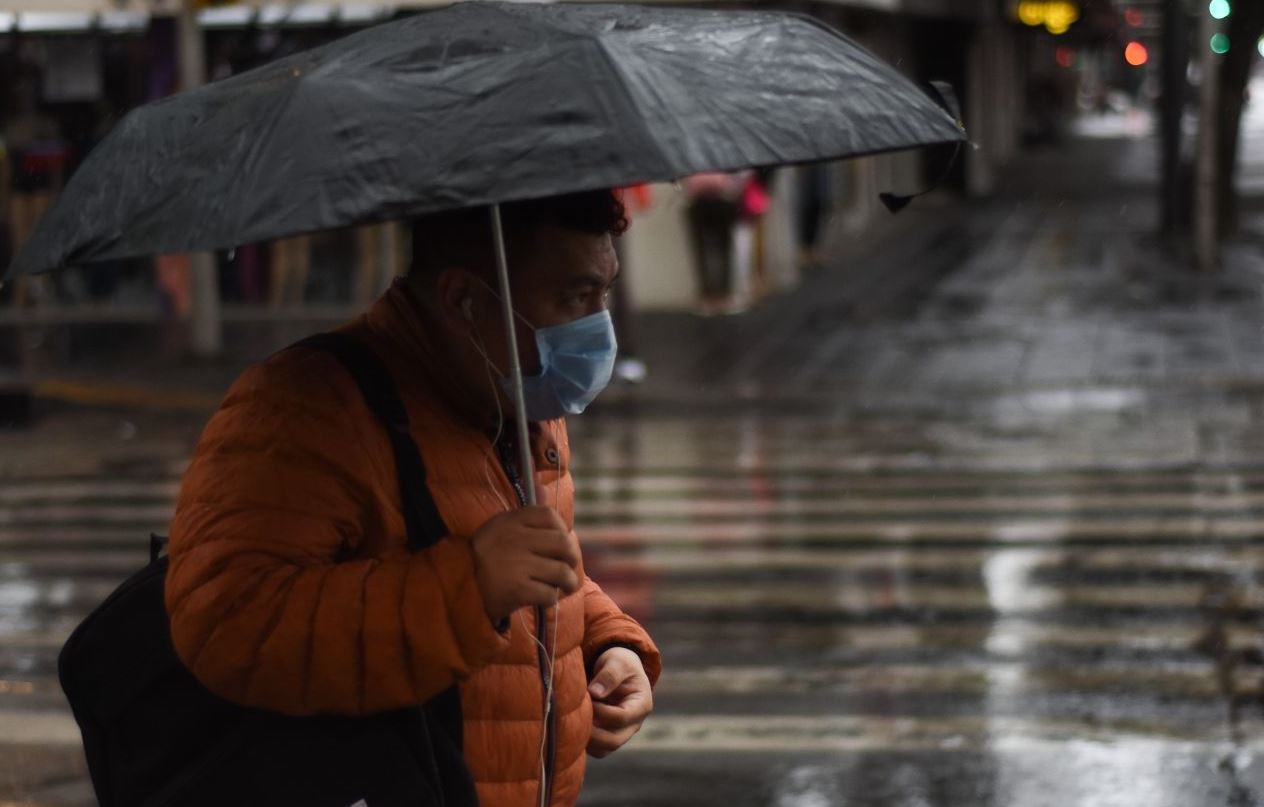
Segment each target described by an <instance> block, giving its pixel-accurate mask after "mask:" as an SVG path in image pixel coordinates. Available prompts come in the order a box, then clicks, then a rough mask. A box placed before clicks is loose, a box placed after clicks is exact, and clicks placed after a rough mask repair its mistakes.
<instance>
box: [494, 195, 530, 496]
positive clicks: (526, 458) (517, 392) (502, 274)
mask: <svg viewBox="0 0 1264 807" xmlns="http://www.w3.org/2000/svg"><path fill="white" fill-rule="evenodd" d="M491 215H492V241H493V244H494V246H495V249H496V273H497V275H498V276H499V278H500V302H501V307H502V309H503V312H504V316H505V334H506V339H507V340H508V342H509V379H510V382H511V385H512V387H513V396H514V416H515V420H516V422H517V427H518V452H519V463H520V464H519V467H520V468H521V469H522V474H521V475H522V484H523V487H524V489H525V491H526V498H527V504H528V505H534V504H535V503H536V499H535V463H534V462H532V460H531V433H530V431H528V429H527V402H526V394H525V393H524V392H523V389H522V361H521V360H520V359H519V358H518V331H517V329H516V328H515V327H514V326H515V324H516V323H515V322H514V310H513V297H512V294H511V292H510V290H509V260H508V258H507V257H506V256H505V229H504V226H503V225H502V224H501V220H500V205H492V207H491Z"/></svg>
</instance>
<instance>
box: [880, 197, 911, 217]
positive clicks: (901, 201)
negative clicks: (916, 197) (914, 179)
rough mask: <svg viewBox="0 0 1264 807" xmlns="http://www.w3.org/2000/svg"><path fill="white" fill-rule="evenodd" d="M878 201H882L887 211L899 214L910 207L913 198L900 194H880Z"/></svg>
mask: <svg viewBox="0 0 1264 807" xmlns="http://www.w3.org/2000/svg"><path fill="white" fill-rule="evenodd" d="M878 199H880V200H881V201H882V204H884V205H886V208H887V210H890V211H891V212H892V213H899V212H900V211H901V210H903V209H904V208H906V207H908V206H909V203H910V202H912V201H913V197H912V196H905V195H903V194H899V193H880V194H878Z"/></svg>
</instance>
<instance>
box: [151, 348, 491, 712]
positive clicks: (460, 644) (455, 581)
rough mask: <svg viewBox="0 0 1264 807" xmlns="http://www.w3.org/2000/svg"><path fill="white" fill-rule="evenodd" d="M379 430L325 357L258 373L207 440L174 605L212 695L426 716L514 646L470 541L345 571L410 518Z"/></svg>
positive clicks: (177, 549) (178, 560) (189, 658)
mask: <svg viewBox="0 0 1264 807" xmlns="http://www.w3.org/2000/svg"><path fill="white" fill-rule="evenodd" d="M294 353H299V354H300V356H299V357H297V358H294V357H292V356H291V355H290V354H294ZM377 428H378V427H377V424H376V422H375V420H374V419H373V415H372V414H371V413H370V412H369V410H368V407H367V406H366V405H365V404H364V402H363V401H362V400H361V398H360V395H359V391H358V389H357V388H356V387H355V384H354V382H353V381H352V380H351V378H350V376H349V375H348V374H347V373H346V372H345V371H344V370H343V369H342V368H341V367H340V366H338V365H337V364H336V362H335V360H334V359H332V358H331V357H328V356H325V355H324V354H317V353H314V352H311V351H287V352H286V353H283V354H280V356H278V357H276V358H274V359H272V360H270V361H269V362H268V363H265V364H263V365H259V366H257V367H255V368H252V369H251V370H249V371H247V372H246V374H244V375H243V376H242V378H241V379H239V380H238V382H237V383H236V384H235V385H234V387H233V389H232V390H231V391H230V393H229V395H228V397H227V399H226V400H225V402H224V404H223V406H222V407H221V409H220V411H219V412H218V413H217V414H216V415H215V417H214V418H213V419H212V420H211V422H210V424H209V425H208V426H207V429H206V431H205V433H204V434H203V436H202V439H201V442H200V443H199V445H198V448H197V451H196V453H195V457H194V460H193V462H192V464H191V466H190V468H189V470H188V472H187V473H186V475H185V479H184V484H183V486H182V488H181V493H180V498H179V502H178V504H177V509H176V516H175V520H174V522H173V524H172V533H171V566H170V571H169V573H168V577H167V583H166V602H167V611H168V613H169V615H170V618H171V632H172V639H173V641H174V644H175V648H176V651H177V653H178V655H179V656H180V658H181V659H182V660H183V661H184V663H185V664H186V666H188V667H189V669H190V670H191V671H192V672H193V674H194V675H195V676H196V677H197V678H198V679H199V680H200V681H201V682H202V683H203V684H204V685H205V686H206V687H207V688H209V689H210V690H211V691H213V692H215V693H217V694H219V695H220V696H221V697H224V698H227V699H229V700H231V701H234V702H237V703H241V704H244V705H248V706H257V707H264V708H268V709H272V710H275V711H281V712H286V713H289V714H316V713H332V714H361V713H367V712H374V711H380V710H384V709H391V708H399V707H402V706H406V705H410V704H416V703H420V702H423V701H425V700H427V699H429V698H430V697H431V696H433V695H435V694H437V693H439V692H441V691H443V690H444V689H446V688H448V687H449V686H451V685H452V684H453V683H454V682H455V681H457V680H459V679H461V678H462V677H464V676H468V675H469V674H470V673H472V672H473V671H475V670H476V669H478V668H480V667H481V666H484V665H486V664H487V663H489V662H491V661H492V660H494V659H495V658H496V657H497V656H498V655H499V654H500V653H501V652H502V651H503V650H504V649H505V647H506V646H507V645H508V639H507V637H505V636H503V635H501V634H499V633H497V632H496V630H495V629H494V628H493V627H492V625H491V623H490V621H489V620H488V619H487V615H486V612H485V611H484V608H483V602H482V597H481V594H480V593H479V589H478V585H477V583H476V581H475V577H474V561H473V557H472V554H471V552H470V548H469V544H468V542H465V541H462V540H456V539H452V538H444V539H442V540H440V541H439V542H438V543H437V544H435V545H434V546H432V547H430V548H428V549H426V550H423V551H421V552H418V553H416V554H413V555H398V556H395V557H388V558H384V559H356V560H344V558H347V557H350V556H354V555H355V553H356V549H357V547H359V546H360V545H361V543H362V542H363V541H364V540H365V539H366V536H369V535H372V534H373V533H374V531H380V530H384V529H386V527H385V524H384V521H383V519H384V517H385V514H386V513H388V512H390V511H391V510H392V509H393V508H394V507H396V505H395V504H394V503H393V502H392V501H391V500H390V498H389V494H388V491H389V490H390V487H389V486H390V485H391V484H393V480H394V465H393V463H392V462H391V461H390V454H389V450H376V451H370V450H368V447H369V446H376V447H377V448H379V449H380V448H381V447H382V446H386V445H387V441H386V440H385V438H384V436H380V435H379V434H377V433H376V432H375V431H374V430H375V429H377ZM374 441H377V442H374Z"/></svg>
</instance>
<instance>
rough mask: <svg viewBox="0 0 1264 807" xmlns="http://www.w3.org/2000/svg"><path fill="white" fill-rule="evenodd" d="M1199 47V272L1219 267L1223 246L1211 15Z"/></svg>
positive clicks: (1200, 35) (1196, 187)
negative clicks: (1218, 223)
mask: <svg viewBox="0 0 1264 807" xmlns="http://www.w3.org/2000/svg"><path fill="white" fill-rule="evenodd" d="M1201 20H1202V21H1201V23H1200V24H1199V26H1198V47H1199V48H1200V49H1201V50H1202V53H1203V56H1202V60H1201V61H1202V71H1201V73H1202V83H1201V84H1200V86H1199V89H1198V157H1197V160H1198V161H1197V163H1196V165H1195V173H1194V265H1195V267H1196V268H1197V269H1198V271H1200V272H1214V271H1215V270H1216V269H1217V268H1219V263H1220V244H1219V239H1218V232H1217V227H1216V214H1217V206H1218V204H1217V199H1216V143H1217V126H1218V123H1219V120H1220V114H1219V108H1218V107H1219V104H1218V101H1219V98H1218V95H1219V86H1220V62H1221V56H1220V54H1218V53H1215V52H1214V51H1212V49H1211V44H1210V43H1211V38H1212V36H1213V35H1214V34H1215V33H1216V32H1217V31H1218V30H1219V26H1217V25H1216V21H1215V20H1213V19H1212V18H1211V15H1209V14H1203V15H1201Z"/></svg>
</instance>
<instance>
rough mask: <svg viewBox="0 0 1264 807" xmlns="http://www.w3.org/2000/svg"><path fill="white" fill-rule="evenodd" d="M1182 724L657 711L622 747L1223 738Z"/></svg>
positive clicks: (1120, 744)
mask: <svg viewBox="0 0 1264 807" xmlns="http://www.w3.org/2000/svg"><path fill="white" fill-rule="evenodd" d="M1198 728H1199V727H1190V726H1183V725H1181V723H1180V722H1179V720H1177V719H1173V720H1172V721H1171V722H1164V721H1153V722H1151V723H1149V724H1144V723H1138V722H1136V721H1128V722H1124V723H1123V724H1122V725H1119V726H1112V725H1111V721H1108V720H1096V721H1094V722H1092V723H1089V722H1087V721H1077V720H1070V719H1066V720H1053V719H1049V720H1041V719H1026V718H1015V717H975V718H926V717H918V718H917V719H916V720H912V719H909V718H905V717H901V716H894V717H867V716H841V715H839V716H835V715H822V716H774V715H698V714H673V715H655V717H654V719H653V720H650V721H647V722H646V724H645V727H644V728H643V729H642V730H641V732H640V733H639V734H638V735H637V736H636V737H635V738H634V739H633V740H632V742H630V743H629V744H628V745H627V746H626V748H625V749H624V751H623V753H627V752H633V753H635V752H651V751H660V752H661V751H670V752H673V753H679V754H699V753H716V752H722V751H723V752H767V751H777V752H783V753H791V754H792V753H800V752H811V751H835V752H862V751H896V750H916V749H923V750H940V751H970V750H978V749H982V748H988V749H992V750H994V751H999V750H1002V749H1005V748H1009V749H1015V750H1017V749H1023V750H1040V749H1043V750H1045V751H1046V752H1048V753H1058V749H1059V747H1060V746H1061V744H1062V743H1065V742H1067V741H1077V742H1085V743H1101V744H1104V746H1105V747H1107V748H1110V749H1113V750H1114V751H1115V752H1117V753H1119V754H1120V756H1121V757H1123V756H1131V755H1137V754H1156V753H1162V752H1163V751H1165V750H1168V749H1170V750H1178V751H1183V752H1185V753H1188V752H1191V751H1195V750H1199V749H1201V748H1204V746H1203V745H1202V744H1203V743H1204V742H1206V741H1212V742H1215V743H1226V744H1227V742H1228V739H1229V738H1228V737H1227V736H1226V735H1225V733H1224V731H1223V727H1211V728H1204V729H1203V730H1202V731H1199V730H1198ZM1243 746H1244V747H1243V748H1242V750H1243V751H1245V752H1247V753H1259V752H1260V751H1264V735H1261V734H1254V735H1249V736H1248V738H1247V740H1246V741H1245V743H1243Z"/></svg>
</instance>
